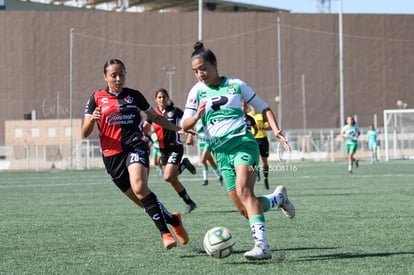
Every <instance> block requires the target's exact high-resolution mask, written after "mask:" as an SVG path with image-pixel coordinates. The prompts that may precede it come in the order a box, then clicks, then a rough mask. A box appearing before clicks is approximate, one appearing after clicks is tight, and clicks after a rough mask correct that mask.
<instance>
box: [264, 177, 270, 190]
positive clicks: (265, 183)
mask: <svg viewBox="0 0 414 275" xmlns="http://www.w3.org/2000/svg"><path fill="white" fill-rule="evenodd" d="M264 188H265V189H266V190H269V180H268V179H267V178H265V179H264Z"/></svg>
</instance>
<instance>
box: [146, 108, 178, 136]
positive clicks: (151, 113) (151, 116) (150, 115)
mask: <svg viewBox="0 0 414 275" xmlns="http://www.w3.org/2000/svg"><path fill="white" fill-rule="evenodd" d="M145 113H146V114H147V116H148V118H149V119H151V121H152V122H154V123H157V124H159V125H161V126H162V127H163V128H166V129H168V130H171V131H179V130H180V129H181V128H179V127H177V126H176V125H175V124H174V123H172V122H170V121H168V119H166V118H165V117H163V116H160V115H158V114H157V113H156V112H155V111H154V109H153V108H150V109H149V110H147V111H145Z"/></svg>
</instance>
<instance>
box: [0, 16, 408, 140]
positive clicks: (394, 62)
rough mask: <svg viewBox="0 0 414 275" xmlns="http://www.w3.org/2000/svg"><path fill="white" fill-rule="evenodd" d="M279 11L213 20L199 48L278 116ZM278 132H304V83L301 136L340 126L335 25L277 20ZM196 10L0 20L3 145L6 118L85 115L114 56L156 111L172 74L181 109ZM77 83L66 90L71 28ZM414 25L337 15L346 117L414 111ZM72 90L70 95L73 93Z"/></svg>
mask: <svg viewBox="0 0 414 275" xmlns="http://www.w3.org/2000/svg"><path fill="white" fill-rule="evenodd" d="M277 16H278V14H276V13H210V12H206V13H205V16H204V23H205V26H204V42H205V45H206V46H207V47H209V48H211V49H212V50H213V51H214V52H215V53H216V55H217V57H218V66H219V72H220V73H221V74H222V75H227V76H232V77H238V78H241V79H242V80H244V81H246V82H247V83H248V84H250V86H252V87H253V89H254V90H255V91H256V92H257V93H258V94H259V95H260V96H261V97H263V98H264V99H265V100H266V101H267V102H268V103H269V104H270V105H271V106H272V107H273V109H274V110H275V111H276V113H277V110H276V108H277V105H276V103H275V101H274V99H275V96H277V95H278V93H279V91H278V87H279V81H278V64H279V60H278V51H277ZM279 16H280V24H281V25H280V29H281V33H280V37H281V40H280V41H281V57H282V58H281V60H280V61H281V65H282V82H281V86H282V92H283V105H282V120H283V128H286V129H301V128H302V127H303V124H304V119H303V114H304V113H303V108H302V99H303V97H302V81H301V79H302V78H301V76H302V75H304V76H305V87H306V120H307V127H308V128H336V127H339V126H340V124H341V122H340V121H339V118H340V115H339V68H338V67H339V65H338V64H339V62H338V60H339V51H338V33H337V30H338V17H337V15H334V14H280V15H279ZM197 17H198V15H197V13H168V14H166V13H143V14H131V13H110V12H94V11H88V12H82V11H76V12H75V11H73V12H72V11H30V12H27V11H1V12H0V26H1V28H0V41H1V43H0V60H2V66H1V73H0V94H1V97H0V144H4V142H5V132H4V130H3V129H4V121H5V120H20V119H22V118H23V114H24V113H27V112H30V111H32V110H36V112H37V114H38V115H37V116H38V119H39V120H42V119H57V118H61V119H63V118H69V113H70V104H71V103H72V105H73V109H72V110H73V117H74V118H78V119H81V118H82V117H83V108H84V105H85V102H86V100H87V98H88V97H89V95H90V93H91V92H93V91H94V90H96V89H98V88H102V87H104V86H105V82H104V80H103V64H104V63H105V61H106V60H107V59H110V58H120V59H122V60H123V61H125V63H126V66H127V71H128V74H127V86H129V87H132V88H136V89H139V90H140V91H142V92H143V93H144V94H145V95H146V96H147V98H148V99H149V100H150V101H151V102H152V103H154V104H155V101H154V97H153V94H154V92H155V90H156V89H158V88H159V87H165V88H167V89H168V88H169V79H168V75H167V74H166V73H165V72H164V71H163V70H162V68H163V67H164V66H169V65H172V66H174V67H175V68H176V71H175V74H174V75H173V76H172V87H173V89H172V97H173V100H174V102H175V104H176V105H177V106H180V107H183V106H184V103H185V98H186V96H187V93H188V91H189V89H190V88H191V86H192V85H193V83H194V81H195V78H194V75H193V73H192V71H191V67H190V54H191V52H192V45H193V43H194V42H195V41H196V40H197V38H198V23H197ZM71 28H73V29H74V31H73V51H72V53H73V58H72V66H73V75H72V76H73V79H72V82H70V70H69V68H70V61H71V59H70V30H71ZM413 29H414V18H413V16H410V15H352V14H345V15H344V77H345V78H344V80H345V82H344V87H345V113H346V115H348V114H357V115H358V118H359V119H360V124H362V126H366V125H368V124H370V123H372V117H373V114H378V115H379V119H380V123H381V119H382V117H381V114H382V110H383V109H389V108H395V107H396V106H395V104H396V102H397V100H402V101H404V102H406V103H408V107H410V106H413V105H414V99H413V93H412V87H414V78H413V77H412V75H413V72H414V51H413V43H414V32H413V31H412V30H413ZM70 85H72V88H73V90H72V91H73V94H72V97H70Z"/></svg>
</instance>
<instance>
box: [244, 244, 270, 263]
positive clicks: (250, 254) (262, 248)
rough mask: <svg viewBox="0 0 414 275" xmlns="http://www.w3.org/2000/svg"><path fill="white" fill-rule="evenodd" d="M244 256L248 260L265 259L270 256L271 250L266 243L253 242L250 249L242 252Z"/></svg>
mask: <svg viewBox="0 0 414 275" xmlns="http://www.w3.org/2000/svg"><path fill="white" fill-rule="evenodd" d="M244 257H245V258H246V259H248V260H267V259H271V258H272V250H270V248H269V245H268V244H264V243H255V244H254V247H253V249H252V250H250V251H247V252H245V253H244Z"/></svg>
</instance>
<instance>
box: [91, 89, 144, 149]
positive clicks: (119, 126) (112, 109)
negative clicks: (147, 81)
mask: <svg viewBox="0 0 414 275" xmlns="http://www.w3.org/2000/svg"><path fill="white" fill-rule="evenodd" d="M96 107H101V113H102V118H101V119H100V120H98V121H97V125H98V129H99V139H100V143H101V148H102V154H103V155H104V156H105V157H107V156H112V155H115V154H119V153H121V152H123V151H125V150H130V149H131V148H133V147H134V146H136V145H137V144H139V143H140V142H143V141H144V133H143V130H142V119H141V110H142V111H144V112H146V111H149V110H150V109H151V105H150V104H149V103H148V101H147V100H146V99H145V97H144V96H143V95H142V94H141V93H140V92H139V91H137V90H133V89H129V88H123V90H122V92H121V93H120V94H119V95H114V94H112V93H110V92H109V89H108V88H106V89H103V90H97V91H95V92H93V93H92V95H91V96H90V98H89V100H88V102H87V103H86V107H85V115H92V113H93V111H94V110H95V108H96Z"/></svg>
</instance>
